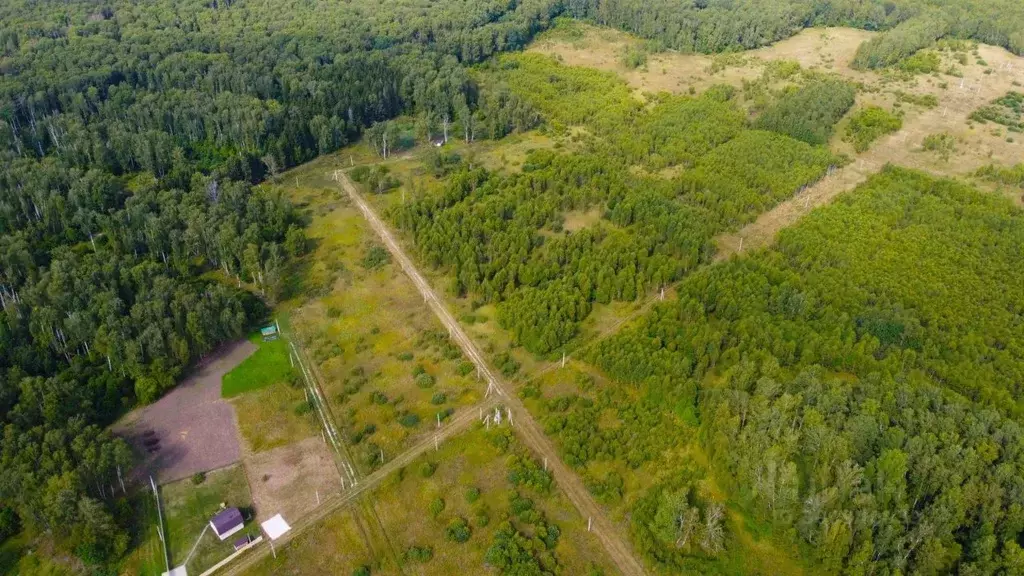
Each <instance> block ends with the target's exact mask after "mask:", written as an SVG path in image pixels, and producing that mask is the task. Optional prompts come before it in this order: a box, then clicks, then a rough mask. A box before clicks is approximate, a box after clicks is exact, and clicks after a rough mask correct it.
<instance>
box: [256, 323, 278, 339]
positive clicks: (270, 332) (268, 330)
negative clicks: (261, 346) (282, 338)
mask: <svg viewBox="0 0 1024 576" xmlns="http://www.w3.org/2000/svg"><path fill="white" fill-rule="evenodd" d="M279 334H280V333H279V332H278V331H277V324H276V323H274V324H271V325H270V326H264V327H263V328H260V335H261V336H263V341H264V342H270V341H271V340H277V337H278V335H279Z"/></svg>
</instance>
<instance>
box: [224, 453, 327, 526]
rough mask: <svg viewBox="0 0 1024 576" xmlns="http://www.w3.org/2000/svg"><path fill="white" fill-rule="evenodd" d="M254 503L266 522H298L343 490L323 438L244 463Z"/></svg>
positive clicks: (246, 459) (250, 459)
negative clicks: (274, 519)
mask: <svg viewBox="0 0 1024 576" xmlns="http://www.w3.org/2000/svg"><path fill="white" fill-rule="evenodd" d="M244 464H245V473H246V476H248V478H249V486H250V489H251V490H252V498H253V504H254V505H255V507H256V511H257V516H258V518H259V520H260V521H261V522H262V521H263V520H266V519H267V518H270V517H272V516H273V515H275V514H281V515H282V516H284V518H285V520H288V521H294V520H297V519H298V518H301V517H303V516H305V515H306V514H308V513H309V512H310V511H312V510H313V509H314V508H316V507H317V493H318V492H319V496H320V499H321V502H322V501H323V500H326V499H327V497H328V496H330V495H332V494H333V493H337V492H339V491H341V478H340V476H339V475H338V470H337V468H336V467H335V466H334V461H333V460H332V459H331V453H330V449H329V448H328V446H327V444H325V443H324V440H323V438H321V437H320V436H314V437H311V438H307V439H305V440H301V441H299V442H295V443H293V444H289V445H287V446H281V447H280V448H275V449H273V450H269V451H267V452H261V453H259V454H254V455H252V456H248V457H246V458H245V460H244Z"/></svg>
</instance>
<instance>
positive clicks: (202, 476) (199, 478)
mask: <svg viewBox="0 0 1024 576" xmlns="http://www.w3.org/2000/svg"><path fill="white" fill-rule="evenodd" d="M203 482H206V473H205V472H196V473H195V474H193V475H192V484H193V485H195V486H199V485H200V484H202V483H203Z"/></svg>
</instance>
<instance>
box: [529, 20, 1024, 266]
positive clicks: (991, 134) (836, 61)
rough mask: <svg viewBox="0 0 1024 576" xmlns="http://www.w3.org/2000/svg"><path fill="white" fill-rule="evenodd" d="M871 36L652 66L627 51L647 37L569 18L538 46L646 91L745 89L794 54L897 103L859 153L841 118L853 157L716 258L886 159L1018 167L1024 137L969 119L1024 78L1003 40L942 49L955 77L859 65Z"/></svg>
mask: <svg viewBox="0 0 1024 576" xmlns="http://www.w3.org/2000/svg"><path fill="white" fill-rule="evenodd" d="M872 35H873V33H871V32H866V31H863V30H855V29H850V28H821V29H818V28H815V29H807V30H803V31H801V32H800V33H798V34H796V35H794V36H793V37H791V38H788V39H786V40H783V41H780V42H778V43H776V44H774V45H772V46H768V47H765V48H761V49H757V50H750V51H746V52H740V53H736V54H725V55H715V56H705V55H699V54H677V53H671V52H667V53H657V54H651V55H650V56H649V57H648V59H647V62H646V64H644V65H642V66H640V67H636V68H630V67H629V66H627V65H626V64H625V62H624V61H623V59H622V57H621V55H622V54H623V53H624V52H625V51H626V50H627V49H630V48H636V47H638V46H642V45H643V42H642V41H641V40H638V39H636V38H635V37H632V36H630V35H628V34H624V33H622V32H618V31H613V30H607V29H603V28H597V27H593V26H588V25H585V24H580V23H576V22H567V23H564V24H562V25H560V26H559V27H556V28H555V29H554V30H552V31H550V32H548V33H546V34H544V35H542V36H541V38H540V39H539V40H538V41H537V42H535V43H534V44H533V45H532V46H531V48H530V50H531V51H535V52H538V53H542V54H549V55H553V56H555V57H556V58H558V59H559V60H560V61H562V62H564V63H566V64H569V65H574V66H585V67H591V68H596V69H599V70H606V71H610V72H614V73H616V74H617V75H619V76H620V77H622V78H623V79H624V80H625V81H626V82H628V83H629V85H630V86H632V87H634V88H635V89H637V90H640V91H643V92H648V93H657V92H661V91H667V92H674V93H694V92H695V93H701V92H703V91H705V90H707V89H708V88H710V87H711V86H714V85H716V84H727V85H731V86H734V87H736V88H738V89H743V88H745V86H749V85H750V83H754V82H757V81H758V79H760V78H762V76H763V75H764V73H765V70H766V67H767V66H768V65H769V64H771V63H773V62H777V63H782V62H794V63H796V64H799V66H800V67H801V68H803V69H805V70H812V71H817V72H822V73H827V74H836V75H838V76H840V77H842V78H845V79H848V80H850V81H852V82H856V83H858V84H859V85H861V86H862V90H861V92H860V93H859V94H858V96H857V107H858V108H861V107H864V106H869V105H875V106H881V107H883V108H885V109H892V110H896V111H899V113H900V114H901V116H902V127H901V129H900V130H899V131H897V132H896V133H895V134H891V135H889V136H885V137H883V138H882V139H880V140H878V141H877V142H876V143H875V144H874V145H873V146H872V147H871V148H870V149H868V150H867V151H865V152H863V153H859V154H858V153H857V152H855V151H854V150H853V149H852V148H851V147H850V146H849V145H848V144H846V143H845V142H843V131H844V129H845V123H842V124H840V126H839V127H838V130H837V133H836V136H835V138H834V139H833V141H832V143H831V146H832V148H833V149H834V150H835V151H836V152H837V153H843V154H847V155H850V156H851V157H852V158H853V162H851V163H849V164H847V165H846V166H845V167H840V168H839V169H838V170H837V171H836V172H834V173H832V174H830V176H829V177H828V178H825V179H822V180H821V181H820V182H818V183H817V184H816V185H813V186H810V187H808V188H806V189H804V190H803V191H802V192H800V193H799V194H797V195H795V196H794V198H792V199H790V200H788V201H786V202H783V203H781V204H779V205H778V206H776V207H775V208H774V209H772V210H769V211H767V212H765V213H764V214H762V215H761V216H760V217H759V218H758V219H757V220H756V221H755V222H753V223H751V224H749V225H748V226H746V227H745V228H743V229H742V230H740V231H736V232H731V233H726V234H721V235H719V236H718V237H717V238H716V246H717V247H718V254H717V258H718V259H723V258H726V257H728V256H729V255H730V254H733V253H736V252H737V251H739V250H740V248H741V240H740V239H741V238H742V239H743V240H742V248H743V249H751V248H757V247H760V246H764V245H766V244H767V243H769V242H771V241H772V239H773V238H774V237H775V233H776V232H777V231H778V230H780V229H782V228H784V227H786V226H789V225H792V224H793V223H795V222H796V221H797V220H798V219H799V218H800V217H802V216H803V215H804V214H806V213H808V212H809V211H810V210H812V209H813V208H814V207H815V206H820V205H822V204H825V203H828V202H830V201H831V200H832V199H833V198H834V197H835V196H836V195H838V194H839V193H841V192H843V191H845V190H849V189H852V188H853V187H855V186H856V185H858V184H860V183H861V182H863V181H864V180H865V179H866V178H867V177H868V176H869V175H870V174H873V173H875V172H877V171H878V170H880V169H881V167H882V166H884V165H885V164H887V163H894V164H897V165H901V166H907V167H912V168H918V169H922V170H927V171H929V172H932V173H935V174H939V175H944V176H963V175H969V174H973V173H974V172H975V171H976V170H978V169H979V168H981V167H983V166H986V165H989V164H995V165H1003V166H1012V165H1013V164H1015V163H1016V162H1019V161H1020V158H1022V157H1024V138H1022V137H1020V136H1017V137H1015V135H1014V134H1013V133H1012V132H1011V131H1010V130H1009V129H1008V128H1006V127H998V126H996V127H995V128H993V126H995V125H994V124H989V125H988V126H987V127H986V126H984V125H979V124H976V123H975V122H972V121H971V120H972V115H973V116H974V117H978V115H977V114H976V112H977V111H978V110H979V109H987V108H991V107H992V104H991V103H992V102H994V101H996V100H997V99H999V98H1005V97H1006V94H1007V93H1008V91H1012V90H1013V89H1014V87H1015V86H1019V85H1021V84H1024V58H1021V57H1018V56H1014V55H1013V54H1011V53H1009V52H1007V51H1006V50H1004V49H1002V48H998V47H993V46H988V45H978V46H976V47H974V48H972V50H973V52H972V53H971V54H970V55H969V57H966V56H968V54H967V53H966V51H965V52H957V51H955V50H949V51H939V52H936V54H937V55H938V56H939V62H940V64H939V65H938V69H939V70H943V71H952V70H955V71H956V72H957V74H958V75H957V76H953V75H950V74H948V73H942V72H935V73H934V74H919V75H913V74H907V73H902V72H899V71H893V70H881V71H861V70H855V69H853V68H851V67H850V63H851V62H852V61H853V57H854V54H855V53H856V51H857V48H858V47H859V46H860V44H861V42H863V41H864V40H866V39H868V38H870V37H871V36H872ZM964 50H966V49H964ZM748 105H749V104H748ZM936 134H948V135H950V138H951V142H955V144H954V145H953V148H954V149H953V150H951V151H947V152H942V153H936V152H935V151H932V146H930V145H929V141H928V137H929V136H932V135H936ZM950 152H952V157H951V154H950ZM1010 193H1011V194H1012V195H1013V196H1014V198H1015V200H1016V201H1018V202H1020V201H1022V200H1021V198H1022V196H1021V195H1020V194H1019V193H1017V192H1016V191H1013V190H1011V191H1010Z"/></svg>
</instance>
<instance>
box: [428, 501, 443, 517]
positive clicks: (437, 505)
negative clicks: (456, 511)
mask: <svg viewBox="0 0 1024 576" xmlns="http://www.w3.org/2000/svg"><path fill="white" fill-rule="evenodd" d="M444 509H445V503H444V498H441V497H440V496H438V497H437V498H434V499H433V500H431V501H430V504H429V505H428V506H427V511H428V512H430V516H431V517H432V518H437V517H438V516H440V515H441V512H444Z"/></svg>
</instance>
